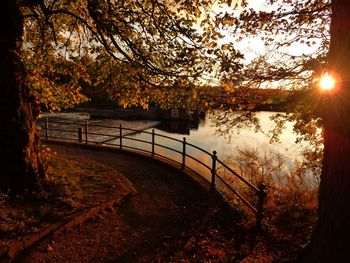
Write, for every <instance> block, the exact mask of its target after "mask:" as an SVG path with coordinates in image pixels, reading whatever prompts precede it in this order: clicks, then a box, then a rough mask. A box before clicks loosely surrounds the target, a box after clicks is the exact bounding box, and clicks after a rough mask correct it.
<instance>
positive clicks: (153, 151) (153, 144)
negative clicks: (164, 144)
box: [152, 129, 154, 157]
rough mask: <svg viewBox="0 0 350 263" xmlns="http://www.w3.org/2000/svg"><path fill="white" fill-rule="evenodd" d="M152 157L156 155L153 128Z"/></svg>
mask: <svg viewBox="0 0 350 263" xmlns="http://www.w3.org/2000/svg"><path fill="white" fill-rule="evenodd" d="M152 157H154V129H152Z"/></svg>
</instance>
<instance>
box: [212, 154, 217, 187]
mask: <svg viewBox="0 0 350 263" xmlns="http://www.w3.org/2000/svg"><path fill="white" fill-rule="evenodd" d="M211 158H212V161H213V162H212V166H211V190H214V189H215V177H216V160H217V159H218V157H217V156H216V151H213V155H212V156H211Z"/></svg>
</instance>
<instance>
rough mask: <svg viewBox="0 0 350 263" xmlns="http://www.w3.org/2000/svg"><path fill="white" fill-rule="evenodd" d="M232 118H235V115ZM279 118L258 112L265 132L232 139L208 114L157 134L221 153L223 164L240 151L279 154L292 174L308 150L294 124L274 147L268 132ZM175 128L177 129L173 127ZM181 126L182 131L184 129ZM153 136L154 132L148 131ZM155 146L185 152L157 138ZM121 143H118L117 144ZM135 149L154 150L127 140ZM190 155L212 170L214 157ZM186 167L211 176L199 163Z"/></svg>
mask: <svg viewBox="0 0 350 263" xmlns="http://www.w3.org/2000/svg"><path fill="white" fill-rule="evenodd" d="M227 114H228V115H230V114H231V116H229V117H233V116H234V114H235V113H227ZM273 114H275V113H274V112H257V113H256V117H257V118H258V119H259V120H260V125H261V130H259V131H258V132H256V131H255V130H254V127H242V128H240V129H236V128H233V129H231V130H230V134H231V136H230V138H228V137H229V136H228V134H227V133H226V136H222V135H219V134H218V128H217V127H216V126H215V120H214V119H215V118H213V116H211V115H210V114H206V115H205V116H204V117H203V118H201V119H199V120H198V121H197V123H195V124H194V125H193V123H189V124H187V125H184V124H183V123H179V122H172V123H170V124H168V125H164V124H163V125H160V127H159V128H154V130H155V132H156V133H157V134H160V135H165V136H169V137H172V138H176V139H178V140H183V138H186V141H187V142H188V143H191V144H193V145H196V146H199V147H201V148H203V149H204V150H206V151H208V152H210V153H212V152H213V151H214V150H215V151H217V156H218V158H219V159H220V160H222V161H225V160H229V159H230V158H231V157H232V156H233V155H237V153H238V150H239V149H241V150H244V149H246V150H256V151H257V152H258V153H259V155H261V156H262V157H263V156H264V155H265V156H267V157H268V156H274V155H275V154H279V155H280V156H281V158H282V159H283V161H284V166H283V168H282V169H284V170H286V171H287V170H288V169H291V168H293V167H294V161H295V160H298V161H302V158H303V157H302V151H303V149H304V148H305V146H306V144H305V143H303V144H302V143H296V142H295V141H296V137H297V136H296V134H295V133H294V132H293V124H292V123H286V126H285V129H284V130H283V132H282V134H281V135H280V142H279V143H270V137H269V136H268V132H269V131H270V130H271V129H272V128H273V126H274V122H273V121H272V120H270V117H271V116H272V115H273ZM171 126H173V127H171ZM181 126H184V127H182V129H181ZM146 131H149V132H151V131H152V128H150V129H146ZM131 137H132V138H137V139H142V140H148V141H150V139H151V135H149V134H134V135H132V136H131ZM155 142H156V143H158V144H162V145H166V146H168V147H171V148H174V149H176V150H178V151H180V152H181V151H182V144H181V143H179V142H175V141H171V140H169V139H166V138H162V137H156V139H155ZM116 143H117V141H116ZM124 144H125V145H128V146H131V147H141V148H142V147H147V148H146V149H147V150H150V148H151V146H150V145H145V144H143V143H139V142H135V141H129V140H127V139H124V141H123V145H124ZM155 152H156V153H158V154H162V155H166V156H170V157H171V158H173V159H175V160H176V161H178V162H181V161H182V156H181V154H179V153H174V152H172V151H170V150H167V149H164V148H162V147H159V146H156V147H155ZM186 152H187V153H188V154H190V155H192V156H195V157H196V158H198V159H199V160H200V161H202V162H203V163H205V164H207V165H208V166H211V158H210V156H208V155H206V154H203V153H202V152H201V151H199V150H197V149H195V148H193V147H190V146H187V147H186ZM186 164H187V165H189V166H190V167H191V168H194V169H195V170H200V171H201V172H202V173H203V174H206V175H207V176H209V174H210V171H208V169H206V168H204V167H202V166H201V165H198V164H197V163H196V162H195V161H193V160H191V159H190V158H187V160H186Z"/></svg>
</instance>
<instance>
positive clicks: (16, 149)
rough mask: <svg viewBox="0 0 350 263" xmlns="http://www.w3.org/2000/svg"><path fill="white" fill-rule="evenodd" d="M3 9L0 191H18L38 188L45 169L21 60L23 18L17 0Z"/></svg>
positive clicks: (0, 33) (3, 4)
mask: <svg viewBox="0 0 350 263" xmlns="http://www.w3.org/2000/svg"><path fill="white" fill-rule="evenodd" d="M0 7H1V8H0V91H1V93H0V125H1V127H0V189H1V190H7V189H11V190H12V191H15V192H18V191H23V190H25V189H33V188H35V187H37V186H39V185H40V182H41V180H42V179H43V177H44V169H43V165H42V162H41V161H40V151H39V138H38V136H37V134H36V131H35V122H34V119H35V117H36V116H35V115H37V114H36V113H34V114H33V110H32V108H33V106H34V104H33V102H34V100H33V98H32V97H31V96H30V92H29V87H28V85H27V83H26V75H25V69H24V66H23V63H22V61H21V58H20V51H21V47H22V35H23V17H22V14H21V13H20V10H19V9H18V7H17V4H16V1H15V0H5V1H2V2H1V4H0Z"/></svg>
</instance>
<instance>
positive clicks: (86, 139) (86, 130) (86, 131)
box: [85, 121, 89, 144]
mask: <svg viewBox="0 0 350 263" xmlns="http://www.w3.org/2000/svg"><path fill="white" fill-rule="evenodd" d="M88 128H89V123H88V121H85V143H86V144H87V143H88V133H89V130H88Z"/></svg>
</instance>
